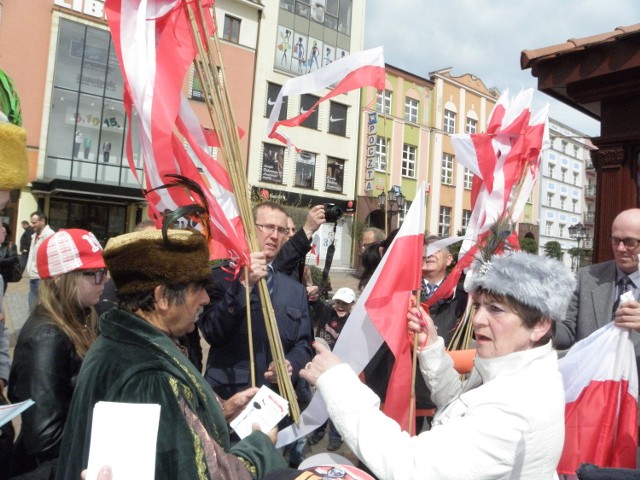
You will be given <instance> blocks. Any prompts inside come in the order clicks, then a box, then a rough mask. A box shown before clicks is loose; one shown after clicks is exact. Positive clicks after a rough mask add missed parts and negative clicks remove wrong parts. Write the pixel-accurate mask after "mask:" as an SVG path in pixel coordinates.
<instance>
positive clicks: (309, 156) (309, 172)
mask: <svg viewBox="0 0 640 480" xmlns="http://www.w3.org/2000/svg"><path fill="white" fill-rule="evenodd" d="M315 175H316V154H315V153H311V152H300V153H298V155H297V156H296V178H295V182H294V184H295V186H296V187H302V188H313V186H314V182H315Z"/></svg>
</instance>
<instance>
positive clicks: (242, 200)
mask: <svg viewBox="0 0 640 480" xmlns="http://www.w3.org/2000/svg"><path fill="white" fill-rule="evenodd" d="M186 8H187V12H188V15H189V21H190V24H191V29H192V34H193V37H194V40H195V44H196V48H197V50H198V56H197V57H196V60H195V62H194V63H195V66H196V70H197V72H198V76H199V77H200V81H201V83H202V87H203V91H204V97H205V101H206V104H207V107H208V110H209V115H210V117H211V122H212V124H213V127H214V130H215V132H216V134H217V136H218V142H219V144H220V151H221V152H222V155H223V156H224V159H225V161H226V165H227V170H228V172H229V177H230V179H231V182H232V185H233V190H234V192H235V199H236V202H237V204H238V210H239V213H240V218H241V219H242V224H243V225H244V230H245V236H246V240H247V245H248V246H249V250H250V251H252V252H256V251H259V250H260V247H259V245H258V241H257V235H256V228H255V224H254V221H253V212H252V208H251V204H250V202H249V194H250V190H249V186H248V182H247V178H246V172H245V170H244V164H243V162H242V154H241V151H240V138H239V135H238V129H237V128H236V122H235V118H234V115H233V110H232V109H231V101H230V98H229V93H228V91H227V88H226V84H225V77H224V66H223V63H222V56H221V53H220V43H219V41H218V35H217V28H216V29H215V31H214V34H213V35H212V36H207V34H206V32H202V31H201V29H200V27H199V25H206V22H205V19H207V20H209V21H210V22H213V23H214V24H215V18H214V15H213V9H212V7H209V8H207V9H206V10H208V11H207V12H205V9H204V8H203V7H202V4H201V3H200V2H199V1H196V2H186ZM198 19H199V20H200V21H198ZM203 35H204V37H203ZM245 268H248V267H245ZM247 277H248V273H247V274H246V276H245V278H247ZM257 286H258V293H259V295H260V303H261V305H262V313H263V316H264V320H265V324H266V330H267V336H268V338H269V346H270V349H271V356H272V357H273V362H274V365H275V367H276V372H275V373H276V376H277V379H278V388H279V390H280V394H281V395H282V396H283V397H284V398H285V399H287V400H288V402H289V408H290V413H291V417H292V419H293V421H294V422H295V423H298V422H299V420H300V407H299V405H298V401H297V398H296V394H295V390H294V388H293V384H292V383H291V378H289V373H288V371H287V367H286V364H285V357H284V351H283V347H282V340H281V339H280V333H279V331H278V325H277V322H276V317H275V312H274V310H273V305H272V304H271V298H270V296H269V291H268V288H267V282H266V280H265V279H264V278H263V279H261V280H260V281H259V282H258V284H257ZM251 350H252V348H251Z"/></svg>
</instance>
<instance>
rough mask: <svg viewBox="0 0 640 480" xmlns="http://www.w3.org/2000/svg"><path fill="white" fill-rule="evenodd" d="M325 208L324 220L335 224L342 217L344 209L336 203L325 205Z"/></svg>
mask: <svg viewBox="0 0 640 480" xmlns="http://www.w3.org/2000/svg"><path fill="white" fill-rule="evenodd" d="M322 206H323V207H324V218H325V219H326V220H327V222H329V223H335V222H337V221H338V220H340V218H341V217H342V213H343V212H342V209H341V208H340V207H337V206H336V204H335V203H325V204H324V205H322Z"/></svg>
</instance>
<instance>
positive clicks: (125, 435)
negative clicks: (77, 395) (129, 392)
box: [87, 402, 160, 480]
mask: <svg viewBox="0 0 640 480" xmlns="http://www.w3.org/2000/svg"><path fill="white" fill-rule="evenodd" d="M159 424H160V405H157V404H148V403H119V402H98V403H96V406H95V407H94V409H93V423H92V427H91V446H90V449H89V466H88V469H87V480H95V479H96V478H97V476H98V472H99V471H100V469H101V468H102V467H103V466H105V465H109V466H110V467H111V470H112V472H113V477H112V480H129V479H131V480H153V479H154V477H155V473H156V441H157V438H158V426H159Z"/></svg>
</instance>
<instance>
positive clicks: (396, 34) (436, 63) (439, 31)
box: [364, 0, 640, 136]
mask: <svg viewBox="0 0 640 480" xmlns="http://www.w3.org/2000/svg"><path fill="white" fill-rule="evenodd" d="M636 23H640V1H638V0H367V7H366V18H365V45H364V46H365V48H373V47H377V46H379V45H382V46H384V55H385V62H386V63H387V64H389V65H393V66H394V67H398V68H401V69H402V70H406V71H407V72H410V73H413V74H416V75H419V76H421V77H424V78H429V72H433V71H436V70H441V69H443V68H448V67H452V69H451V75H452V76H455V77H459V76H462V75H464V74H467V73H470V74H473V75H475V76H477V77H479V78H480V79H481V80H482V81H483V83H484V84H485V85H486V86H487V87H488V88H491V87H497V88H498V89H499V90H500V91H501V92H504V91H505V90H506V89H508V90H509V92H510V93H512V94H514V95H515V94H516V93H517V92H519V91H520V90H521V89H522V88H534V89H535V90H536V95H535V98H536V100H535V101H536V102H547V103H549V104H550V111H549V116H550V117H551V118H553V119H555V120H558V121H560V122H562V123H564V124H566V125H567V126H570V127H572V128H574V129H576V130H578V131H580V132H582V133H585V134H587V135H588V136H598V135H599V134H600V124H599V122H597V121H595V120H593V119H592V118H591V117H588V116H586V115H583V114H582V113H580V112H578V111H576V110H574V109H572V108H570V107H568V106H566V105H564V104H562V103H561V102H558V101H556V100H554V99H552V98H551V97H549V96H547V95H545V94H543V93H541V92H538V91H537V81H538V79H537V78H535V77H534V76H533V75H532V74H531V69H526V70H521V69H520V53H521V52H522V50H535V49H538V48H542V47H548V46H551V45H557V44H561V43H564V42H566V41H567V40H568V39H570V38H581V37H588V36H592V35H597V34H600V33H605V32H610V31H613V30H614V29H615V28H616V27H619V26H628V25H633V24H636Z"/></svg>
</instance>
